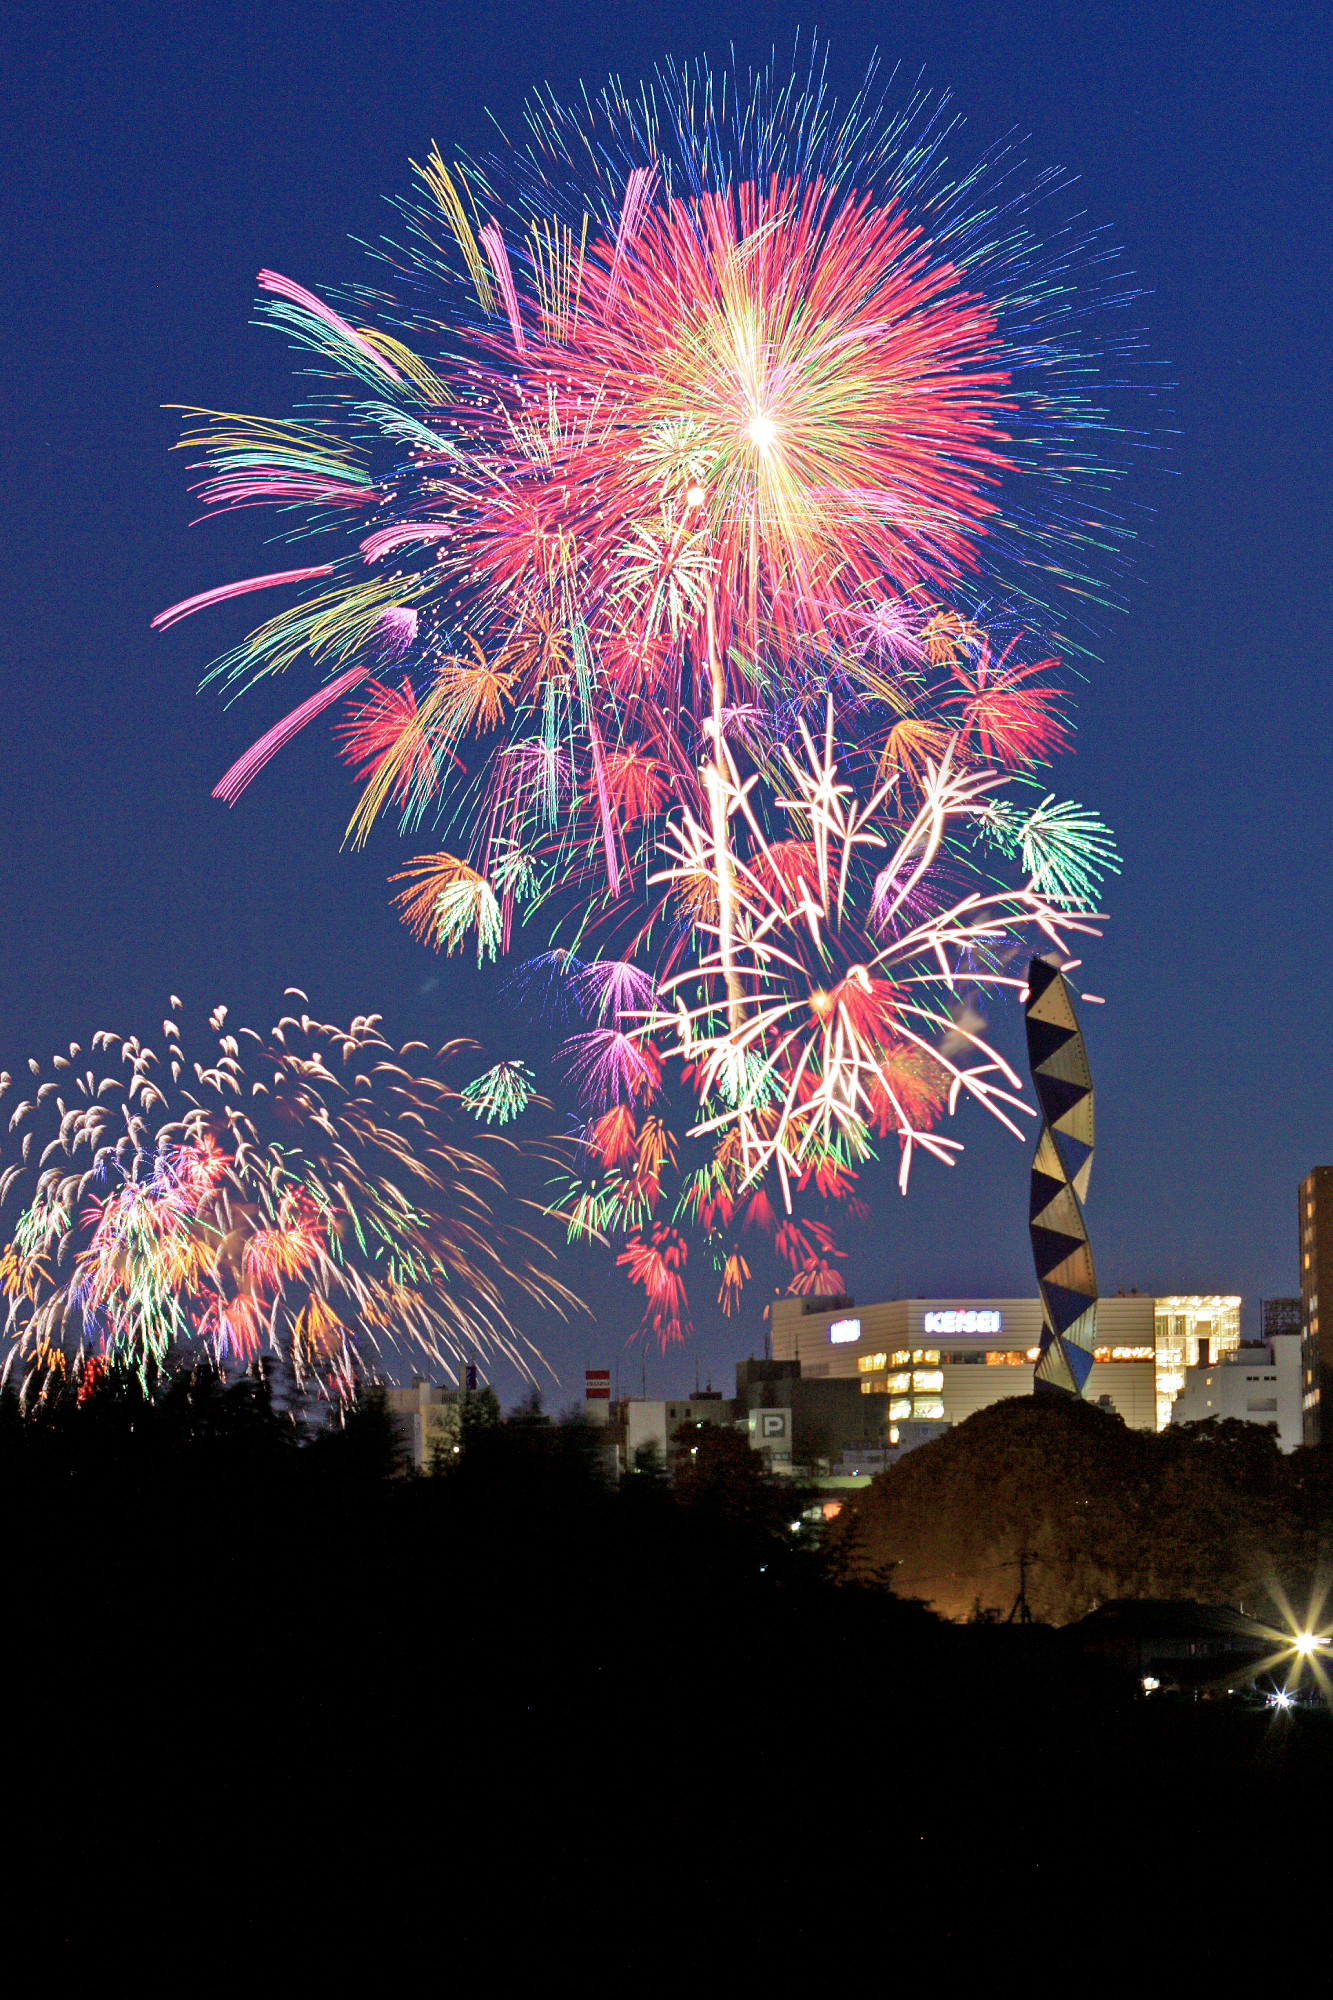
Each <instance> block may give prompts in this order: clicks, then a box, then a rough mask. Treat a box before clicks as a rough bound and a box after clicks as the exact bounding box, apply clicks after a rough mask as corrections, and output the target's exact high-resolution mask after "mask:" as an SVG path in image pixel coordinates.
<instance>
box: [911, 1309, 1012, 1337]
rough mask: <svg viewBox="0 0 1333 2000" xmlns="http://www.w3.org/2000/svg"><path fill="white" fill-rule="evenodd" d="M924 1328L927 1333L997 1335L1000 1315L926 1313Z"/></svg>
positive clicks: (983, 1313)
mask: <svg viewBox="0 0 1333 2000" xmlns="http://www.w3.org/2000/svg"><path fill="white" fill-rule="evenodd" d="M925 1327H926V1332H927V1333H998V1332H999V1331H1000V1314H999V1313H998V1312H947V1313H927V1314H926V1318H925Z"/></svg>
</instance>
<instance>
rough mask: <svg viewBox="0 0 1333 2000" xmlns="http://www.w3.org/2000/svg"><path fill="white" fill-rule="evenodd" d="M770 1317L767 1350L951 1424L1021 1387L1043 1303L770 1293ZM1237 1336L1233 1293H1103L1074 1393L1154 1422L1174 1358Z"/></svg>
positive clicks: (1232, 1345)
mask: <svg viewBox="0 0 1333 2000" xmlns="http://www.w3.org/2000/svg"><path fill="white" fill-rule="evenodd" d="M771 1320H772V1342H773V1358H774V1360H775V1361H799V1362H800V1364H801V1374H802V1376H803V1377H804V1378H806V1379H809V1378H810V1377H814V1378H816V1379H819V1378H824V1377H828V1378H830V1379H834V1378H840V1377H845V1378H856V1379H858V1380H859V1382H860V1386H861V1393H862V1394H863V1395H866V1396H876V1397H878V1396H883V1397H885V1398H887V1404H886V1406H885V1418H886V1422H887V1424H889V1425H894V1424H901V1423H903V1422H906V1421H909V1420H910V1421H912V1422H923V1421H924V1422H934V1423H939V1422H943V1423H958V1422H960V1421H961V1420H962V1419H963V1418H964V1417H968V1416H971V1414H972V1412H973V1411H974V1410H980V1409H984V1408H985V1407H986V1406H987V1404H989V1403H995V1402H998V1401H999V1400H1000V1399H1001V1398H1002V1397H1004V1396H1025V1395H1027V1394H1028V1393H1029V1392H1030V1390H1031V1387H1032V1364H1033V1362H1034V1361H1035V1360H1036V1358H1037V1349H1038V1344H1039V1342H1040V1340H1041V1323H1042V1308H1041V1300H1040V1299H1039V1298H1029V1299H888V1300H884V1301H881V1302H879V1303H877V1304H874V1305H864V1306H861V1307H859V1308H856V1307H854V1306H853V1302H852V1301H851V1300H850V1299H819V1298H812V1299H775V1300H774V1302H773V1305H772V1308H771ZM1239 1344H1240V1300H1239V1298H1237V1297H1235V1296H1233V1295H1230V1294H1226V1295H1222V1294H1218V1295H1209V1296H1190V1297H1178V1296H1173V1297H1169V1298H1153V1297H1151V1296H1148V1295H1146V1294H1138V1293H1131V1294H1130V1295H1128V1296H1122V1297H1116V1298H1103V1299H1100V1300H1099V1301H1098V1304H1097V1346H1096V1348H1095V1350H1094V1356H1093V1367H1092V1372H1091V1375H1090V1377H1089V1380H1088V1384H1087V1387H1086V1389H1085V1391H1084V1395H1085V1397H1086V1398H1087V1399H1088V1400H1089V1401H1090V1402H1094V1403H1102V1404H1103V1405H1104V1406H1106V1407H1109V1408H1111V1409H1114V1410H1116V1411H1117V1412H1118V1413H1119V1414H1120V1415H1121V1416H1122V1417H1123V1418H1124V1420H1125V1422H1126V1423H1127V1424H1129V1425H1130V1426H1131V1428H1133V1429H1136V1430H1162V1429H1164V1428H1165V1427H1166V1425H1167V1424H1168V1423H1170V1421H1171V1405H1172V1402H1173V1400H1174V1398H1175V1396H1176V1395H1177V1394H1178V1393H1179V1391H1180V1390H1181V1389H1183V1388H1184V1386H1185V1374H1184V1371H1185V1369H1186V1368H1187V1367H1193V1366H1196V1365H1197V1364H1198V1362H1199V1361H1200V1359H1202V1360H1203V1361H1205V1362H1206V1363H1212V1362H1214V1361H1216V1360H1218V1359H1219V1358H1220V1357H1221V1356H1222V1355H1223V1354H1227V1353H1232V1352H1234V1351H1235V1349H1236V1348H1237V1347H1238V1346H1239ZM1010 1370H1012V1371H1014V1372H1013V1373H1009V1372H1008V1371H1010Z"/></svg>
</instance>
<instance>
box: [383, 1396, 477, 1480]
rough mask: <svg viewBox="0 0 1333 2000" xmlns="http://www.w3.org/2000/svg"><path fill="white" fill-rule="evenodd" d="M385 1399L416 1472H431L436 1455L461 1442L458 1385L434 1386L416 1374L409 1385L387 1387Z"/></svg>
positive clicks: (445, 1453) (450, 1451) (450, 1450)
mask: <svg viewBox="0 0 1333 2000" xmlns="http://www.w3.org/2000/svg"><path fill="white" fill-rule="evenodd" d="M384 1400H385V1402H386V1403H387V1404H388V1406H389V1410H390V1413H391V1414H392V1415H393V1417H394V1418H395V1419H396V1420H397V1423H398V1428H399V1430H400V1431H401V1433H402V1437H403V1443H404V1444H405V1445H406V1446H407V1448H408V1450H409V1451H410V1452H411V1454H412V1463H413V1465H414V1466H415V1467H416V1469H417V1471H418V1472H430V1471H431V1470H433V1468H434V1465H435V1461H436V1458H437V1457H444V1456H452V1455H453V1454H454V1453H455V1452H457V1450H458V1449H459V1443H460V1436H459V1430H460V1426H459V1393H458V1390H457V1389H437V1388H436V1387H435V1386H434V1384H433V1383H430V1382H427V1381H424V1380H423V1379H422V1377H421V1376H419V1375H418V1376H416V1377H414V1379H413V1382H412V1387H411V1388H410V1389H386V1390H385V1391H384Z"/></svg>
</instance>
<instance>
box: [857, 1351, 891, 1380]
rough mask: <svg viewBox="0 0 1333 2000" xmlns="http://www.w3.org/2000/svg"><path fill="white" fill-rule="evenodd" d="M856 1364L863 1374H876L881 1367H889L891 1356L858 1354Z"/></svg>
mask: <svg viewBox="0 0 1333 2000" xmlns="http://www.w3.org/2000/svg"><path fill="white" fill-rule="evenodd" d="M856 1365H857V1367H858V1368H859V1369H860V1371H861V1373H862V1374H863V1375H875V1374H877V1373H878V1372H879V1370H880V1369H881V1368H887V1367H888V1365H889V1357H888V1355H887V1354H858V1355H857V1357H856Z"/></svg>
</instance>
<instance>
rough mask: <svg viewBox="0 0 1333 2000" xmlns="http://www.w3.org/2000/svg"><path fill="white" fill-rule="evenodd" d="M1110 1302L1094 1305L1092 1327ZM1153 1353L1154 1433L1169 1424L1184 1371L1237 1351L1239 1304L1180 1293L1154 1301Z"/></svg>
mask: <svg viewBox="0 0 1333 2000" xmlns="http://www.w3.org/2000/svg"><path fill="white" fill-rule="evenodd" d="M1115 1303H1116V1301H1115V1300H1114V1299H1099V1300H1098V1302H1097V1324H1098V1327H1099V1328H1100V1326H1101V1324H1102V1314H1103V1312H1104V1311H1105V1309H1106V1307H1107V1306H1110V1305H1114V1304H1115ZM1152 1307H1153V1349H1154V1353H1155V1355H1156V1361H1157V1428H1158V1430H1159V1431H1164V1430H1165V1429H1166V1427H1167V1425H1168V1424H1169V1423H1170V1421H1171V1406H1172V1404H1173V1403H1174V1402H1175V1399H1176V1397H1177V1396H1178V1395H1179V1394H1180V1392H1181V1390H1182V1389H1183V1388H1184V1386H1185V1371H1186V1369H1187V1368H1200V1367H1203V1368H1207V1367H1208V1366H1210V1364H1212V1363H1215V1362H1218V1361H1220V1360H1221V1358H1222V1356H1223V1355H1224V1354H1234V1353H1235V1352H1236V1350H1237V1348H1238V1347H1239V1346H1240V1299H1239V1298H1238V1297H1236V1296H1235V1294H1233V1293H1229V1292H1218V1293H1186V1294H1183V1295H1181V1296H1178V1297H1170V1298H1162V1299H1154V1300H1153V1301H1152Z"/></svg>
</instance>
